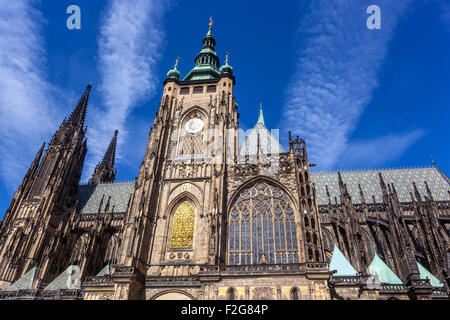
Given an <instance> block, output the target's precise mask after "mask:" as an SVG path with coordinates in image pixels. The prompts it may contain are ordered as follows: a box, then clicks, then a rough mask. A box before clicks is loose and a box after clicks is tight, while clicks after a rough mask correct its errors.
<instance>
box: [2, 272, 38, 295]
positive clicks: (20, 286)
mask: <svg viewBox="0 0 450 320" xmlns="http://www.w3.org/2000/svg"><path fill="white" fill-rule="evenodd" d="M36 271H37V267H34V268H32V269H31V270H30V271H28V272H27V273H25V274H24V275H23V276H22V277H21V278H20V279H18V280H17V281H16V282H14V283H13V284H12V285H10V286H9V287H8V288H6V289H5V291H17V290H26V289H32V288H33V281H34V276H35V275H36Z"/></svg>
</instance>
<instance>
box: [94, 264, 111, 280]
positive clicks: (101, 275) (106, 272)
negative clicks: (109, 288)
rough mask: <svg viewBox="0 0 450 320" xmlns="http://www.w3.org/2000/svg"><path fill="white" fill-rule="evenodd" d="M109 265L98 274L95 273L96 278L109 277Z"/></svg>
mask: <svg viewBox="0 0 450 320" xmlns="http://www.w3.org/2000/svg"><path fill="white" fill-rule="evenodd" d="M109 269H110V267H109V263H108V264H107V265H106V266H105V267H104V268H103V269H102V270H101V271H100V272H99V273H97V277H103V276H107V275H109V271H110V270H109Z"/></svg>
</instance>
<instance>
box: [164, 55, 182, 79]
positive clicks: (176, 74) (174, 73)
mask: <svg viewBox="0 0 450 320" xmlns="http://www.w3.org/2000/svg"><path fill="white" fill-rule="evenodd" d="M180 78H181V73H180V71H178V59H177V60H176V62H175V65H174V66H173V69H171V70H169V72H167V79H176V80H179V79H180Z"/></svg>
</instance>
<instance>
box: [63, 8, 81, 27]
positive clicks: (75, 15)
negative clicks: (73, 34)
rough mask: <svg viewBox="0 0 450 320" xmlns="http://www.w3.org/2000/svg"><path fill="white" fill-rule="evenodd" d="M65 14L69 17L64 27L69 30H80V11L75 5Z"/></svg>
mask: <svg viewBox="0 0 450 320" xmlns="http://www.w3.org/2000/svg"><path fill="white" fill-rule="evenodd" d="M66 13H67V14H70V16H69V17H68V18H67V20H66V26H67V29H69V30H74V29H76V30H80V29H81V9H80V7H79V6H77V5H74V4H72V5H70V6H68V7H67V10H66Z"/></svg>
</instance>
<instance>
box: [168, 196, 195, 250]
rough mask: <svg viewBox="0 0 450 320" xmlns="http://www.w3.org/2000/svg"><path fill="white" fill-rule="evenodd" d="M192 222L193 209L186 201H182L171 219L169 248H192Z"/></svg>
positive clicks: (193, 218) (193, 216)
mask: <svg viewBox="0 0 450 320" xmlns="http://www.w3.org/2000/svg"><path fill="white" fill-rule="evenodd" d="M194 222H195V211H194V207H192V205H191V204H190V203H189V202H188V201H184V202H183V203H181V204H180V205H179V206H178V208H177V209H176V211H175V214H174V217H173V225H172V237H171V240H170V247H171V248H192V242H193V239H194Z"/></svg>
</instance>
